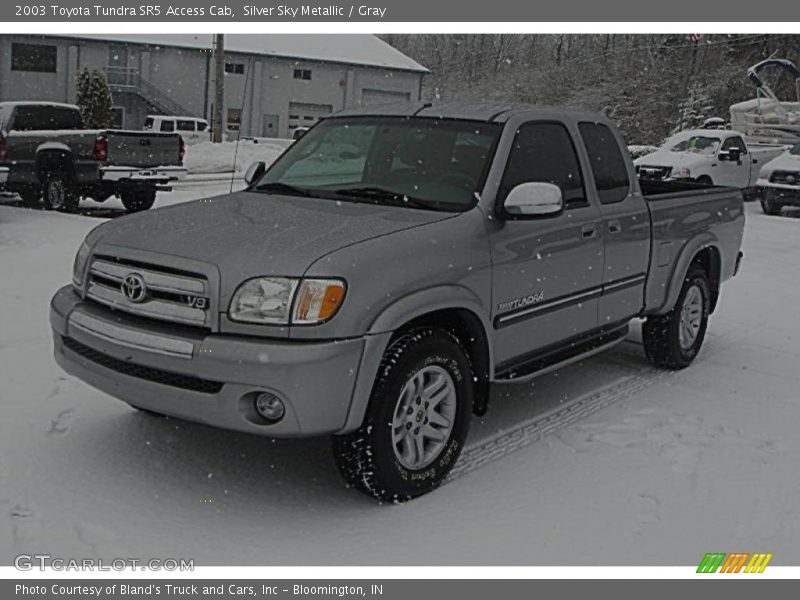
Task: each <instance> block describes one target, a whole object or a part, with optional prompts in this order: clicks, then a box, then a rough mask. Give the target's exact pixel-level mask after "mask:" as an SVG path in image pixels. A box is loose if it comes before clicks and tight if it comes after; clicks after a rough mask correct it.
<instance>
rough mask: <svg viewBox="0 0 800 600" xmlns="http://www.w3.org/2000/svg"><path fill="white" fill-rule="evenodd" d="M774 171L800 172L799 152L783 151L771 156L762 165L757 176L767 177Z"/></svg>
mask: <svg viewBox="0 0 800 600" xmlns="http://www.w3.org/2000/svg"><path fill="white" fill-rule="evenodd" d="M774 171H798V172H800V154H790V153H789V152H784V153H783V154H781V155H780V156H778V157H777V158H773V159H772V160H771V161H769V162H768V163H767V164H765V165H764V166H763V167H761V173H760V175H759V177H762V178H764V179H769V177H770V175H772V173H773V172H774Z"/></svg>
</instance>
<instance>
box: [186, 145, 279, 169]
mask: <svg viewBox="0 0 800 600" xmlns="http://www.w3.org/2000/svg"><path fill="white" fill-rule="evenodd" d="M291 144H292V140H283V139H278V138H258V139H247V140H242V141H240V142H239V144H238V147H237V144H236V142H223V143H221V144H212V143H211V142H201V143H199V144H192V145H189V146H187V147H186V157H185V158H184V161H183V164H184V166H185V167H186V168H187V169H189V173H229V172H231V171H235V172H236V173H244V172H245V171H246V170H247V168H248V167H249V166H250V165H251V164H253V163H254V162H256V161H259V160H263V161H264V162H265V163H267V164H271V163H272V161H274V160H275V159H276V158H278V156H280V154H281V153H282V152H283V151H284V150H286V148H288V147H289V146H290V145H291Z"/></svg>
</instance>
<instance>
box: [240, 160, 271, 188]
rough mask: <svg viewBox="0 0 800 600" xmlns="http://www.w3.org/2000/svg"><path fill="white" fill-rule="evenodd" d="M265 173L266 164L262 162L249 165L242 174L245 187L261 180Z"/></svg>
mask: <svg viewBox="0 0 800 600" xmlns="http://www.w3.org/2000/svg"><path fill="white" fill-rule="evenodd" d="M266 172H267V163H265V162H264V161H263V160H259V161H258V162H254V163H253V164H252V165H250V166H249V167H248V169H247V171H246V172H245V174H244V180H245V183H247V185H253V184H254V183H255V182H256V181H258V180H259V179H261V176H262V175H263V174H264V173H266Z"/></svg>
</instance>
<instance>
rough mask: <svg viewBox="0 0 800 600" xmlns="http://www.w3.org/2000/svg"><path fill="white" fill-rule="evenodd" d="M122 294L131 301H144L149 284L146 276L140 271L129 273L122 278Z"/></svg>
mask: <svg viewBox="0 0 800 600" xmlns="http://www.w3.org/2000/svg"><path fill="white" fill-rule="evenodd" d="M120 289H121V290H122V295H123V296H125V297H126V298H127V299H128V300H130V301H131V302H143V301H144V299H145V297H146V296H147V285H145V282H144V277H142V276H141V275H139V274H138V273H128V274H127V275H125V278H124V279H123V280H122V286H121V288H120Z"/></svg>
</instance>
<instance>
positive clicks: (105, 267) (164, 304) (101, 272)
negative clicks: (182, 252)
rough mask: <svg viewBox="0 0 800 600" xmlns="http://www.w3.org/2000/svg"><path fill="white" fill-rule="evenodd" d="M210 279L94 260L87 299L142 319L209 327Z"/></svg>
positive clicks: (107, 259) (110, 260) (155, 267)
mask: <svg viewBox="0 0 800 600" xmlns="http://www.w3.org/2000/svg"><path fill="white" fill-rule="evenodd" d="M209 296H210V293H209V285H208V280H207V279H206V278H205V277H203V276H202V275H197V274H194V273H183V272H178V271H172V270H168V269H166V268H164V267H158V266H154V265H142V264H139V263H132V262H124V261H118V260H114V259H110V258H103V257H100V258H95V259H94V260H93V262H92V265H91V267H90V268H89V275H88V281H87V285H86V298H87V299H90V300H94V301H95V302H98V303H100V304H104V305H106V306H109V307H111V308H113V309H116V310H121V311H124V312H127V313H131V314H134V315H137V316H140V317H145V318H150V319H159V320H162V321H169V322H172V323H180V324H182V325H195V326H200V327H210V325H211V323H210V311H209V305H210V297H209Z"/></svg>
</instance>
